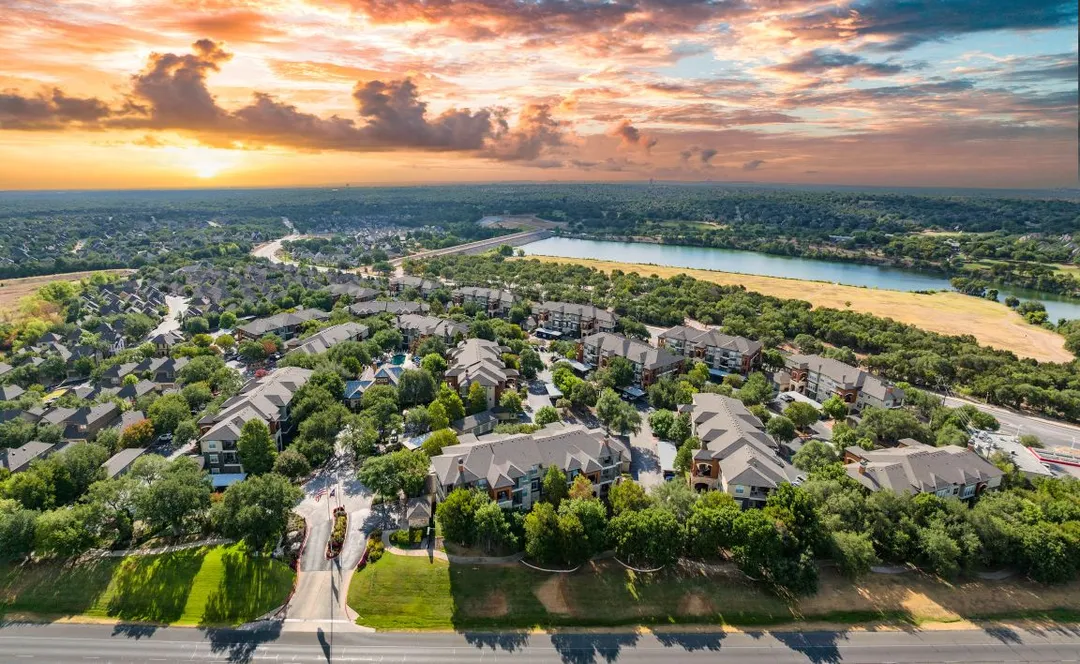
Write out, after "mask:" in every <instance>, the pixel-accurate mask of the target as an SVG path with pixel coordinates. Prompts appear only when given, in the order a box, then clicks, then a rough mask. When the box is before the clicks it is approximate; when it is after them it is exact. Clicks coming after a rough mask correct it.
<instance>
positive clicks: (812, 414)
mask: <svg viewBox="0 0 1080 664" xmlns="http://www.w3.org/2000/svg"><path fill="white" fill-rule="evenodd" d="M784 417H786V418H788V419H789V420H791V423H792V424H794V425H795V428H796V429H805V428H806V427H808V426H810V425H811V424H813V423H814V422H817V421H818V419H820V418H821V413H820V412H819V411H818V409H817V408H814V407H813V406H811V405H810V404H808V403H804V402H802V401H796V402H794V403H790V404H788V406H787V408H785V409H784Z"/></svg>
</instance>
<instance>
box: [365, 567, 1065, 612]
mask: <svg viewBox="0 0 1080 664" xmlns="http://www.w3.org/2000/svg"><path fill="white" fill-rule="evenodd" d="M349 606H351V607H352V608H353V610H355V611H356V612H357V614H358V616H359V618H358V620H357V622H358V623H359V624H361V625H365V626H368V627H374V628H376V629H381V630H450V629H455V630H470V629H530V628H560V627H616V626H626V625H652V626H662V625H681V624H685V625H730V626H743V627H761V626H772V625H783V624H792V623H799V622H828V623H842V624H865V625H884V624H891V625H909V626H910V625H918V624H922V623H928V622H938V623H949V622H959V621H963V620H975V619H983V618H986V619H990V618H1044V619H1047V620H1075V619H1076V618H1077V617H1080V583H1072V584H1069V585H1065V586H1053V587H1046V586H1039V585H1037V584H1033V583H1030V582H1028V581H1024V580H1021V579H1016V580H1006V581H993V582H991V581H967V582H958V583H946V582H944V581H941V580H938V579H935V578H933V577H929V576H925V575H921V574H905V575H877V574H874V575H869V576H868V577H867V578H865V579H861V580H859V581H856V582H852V581H849V580H847V579H845V578H843V577H841V576H839V575H837V574H836V573H835V571H833V570H832V569H829V568H825V569H823V570H822V572H821V583H820V589H819V592H818V593H817V594H816V595H814V596H813V597H807V598H802V599H800V600H797V601H793V602H787V601H784V600H782V599H780V598H778V597H776V596H775V595H773V594H771V593H768V592H766V591H764V590H762V589H761V588H760V587H759V586H757V585H755V584H754V583H752V582H750V581H748V580H746V579H745V578H744V577H742V576H741V575H740V574H738V573H737V572H735V571H734V570H727V569H720V568H711V569H708V570H705V571H702V570H697V569H690V568H680V569H679V570H678V571H664V572H660V573H656V574H635V573H634V572H631V571H629V570H626V569H624V568H622V567H620V566H618V565H617V564H615V563H613V562H610V561H609V562H603V563H598V564H592V565H586V566H584V567H583V568H582V569H581V570H579V571H577V572H575V573H573V574H549V573H543V572H536V571H533V570H530V569H527V568H525V567H523V566H521V565H448V564H447V563H446V562H443V561H439V560H435V561H429V560H428V559H427V558H426V557H405V556H395V555H392V554H387V555H386V556H384V557H383V558H382V559H381V560H379V561H378V562H377V563H374V564H372V565H369V566H368V567H367V568H365V569H363V570H360V571H359V572H357V573H356V574H355V575H354V577H353V579H352V583H351V584H350V586H349Z"/></svg>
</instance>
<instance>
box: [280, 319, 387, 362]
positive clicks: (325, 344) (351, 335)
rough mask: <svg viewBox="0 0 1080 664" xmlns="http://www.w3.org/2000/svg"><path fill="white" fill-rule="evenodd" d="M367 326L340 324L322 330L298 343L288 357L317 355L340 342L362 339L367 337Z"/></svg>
mask: <svg viewBox="0 0 1080 664" xmlns="http://www.w3.org/2000/svg"><path fill="white" fill-rule="evenodd" d="M367 333H368V329H367V326H365V325H361V324H360V323H342V324H340V325H332V326H330V327H328V328H326V329H324V330H320V331H319V332H317V333H315V334H313V335H311V336H310V337H308V338H307V339H304V340H303V341H301V342H300V345H299V346H297V347H296V348H294V349H292V350H290V351H289V352H288V355H292V354H294V353H296V354H299V355H318V354H319V353H325V352H326V351H328V350H330V348H331V347H333V346H336V345H337V344H339V343H341V342H342V341H349V340H353V339H363V338H364V337H366V336H367Z"/></svg>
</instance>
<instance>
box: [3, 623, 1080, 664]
mask: <svg viewBox="0 0 1080 664" xmlns="http://www.w3.org/2000/svg"><path fill="white" fill-rule="evenodd" d="M0 648H2V649H3V652H4V653H6V654H5V657H4V659H5V661H27V660H37V661H42V662H87V661H101V662H110V663H114V664H120V663H127V662H131V663H135V662H139V663H140V664H142V663H144V662H179V661H198V662H267V661H274V662H281V661H284V662H300V663H312V664H314V663H318V662H324V663H330V662H362V661H363V662H368V661H412V662H455V663H456V662H475V661H479V660H481V659H487V658H494V659H507V660H509V659H513V660H516V661H522V662H563V663H565V664H590V663H594V662H595V663H597V664H600V663H603V662H608V663H611V662H657V661H662V660H663V661H677V662H685V661H692V662H716V661H726V662H746V663H756V662H761V663H763V664H764V663H766V662H768V663H770V664H772V663H774V662H813V663H816V664H824V663H830V662H851V663H860V662H885V661H888V662H906V663H910V662H1074V661H1076V660H1077V658H1078V657H1080V630H1077V629H1075V628H1066V627H1053V628H1040V629H1030V630H1025V629H1019V628H1013V627H1007V626H994V627H986V628H985V629H977V630H940V631H938V630H932V631H916V630H908V631H850V632H833V631H817V632H766V631H756V632H744V633H724V632H690V631H681V632H675V631H657V632H645V633H635V632H631V631H627V632H609V633H583V632H582V633H578V632H554V633H527V632H498V633H490V632H456V633H450V634H445V633H390V632H387V633H379V634H362V633H356V632H335V633H333V634H331V633H330V632H328V631H326V630H324V629H323V628H320V629H319V630H318V631H316V632H314V633H311V632H308V633H303V632H283V631H282V630H281V625H280V623H270V624H267V625H265V626H263V627H261V628H258V629H251V630H236V629H207V628H199V629H192V628H179V627H173V628H154V627H152V626H142V625H139V626H135V625H116V626H113V625H75V624H52V625H29V624H7V625H3V626H0Z"/></svg>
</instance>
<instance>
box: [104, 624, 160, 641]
mask: <svg viewBox="0 0 1080 664" xmlns="http://www.w3.org/2000/svg"><path fill="white" fill-rule="evenodd" d="M157 630H158V628H157V625H146V624H142V625H139V624H135V623H117V624H116V625H114V626H113V631H112V635H113V636H126V637H127V638H129V639H135V640H136V641H138V640H139V639H142V638H150V637H151V636H153V635H154V632H156V631H157Z"/></svg>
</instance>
